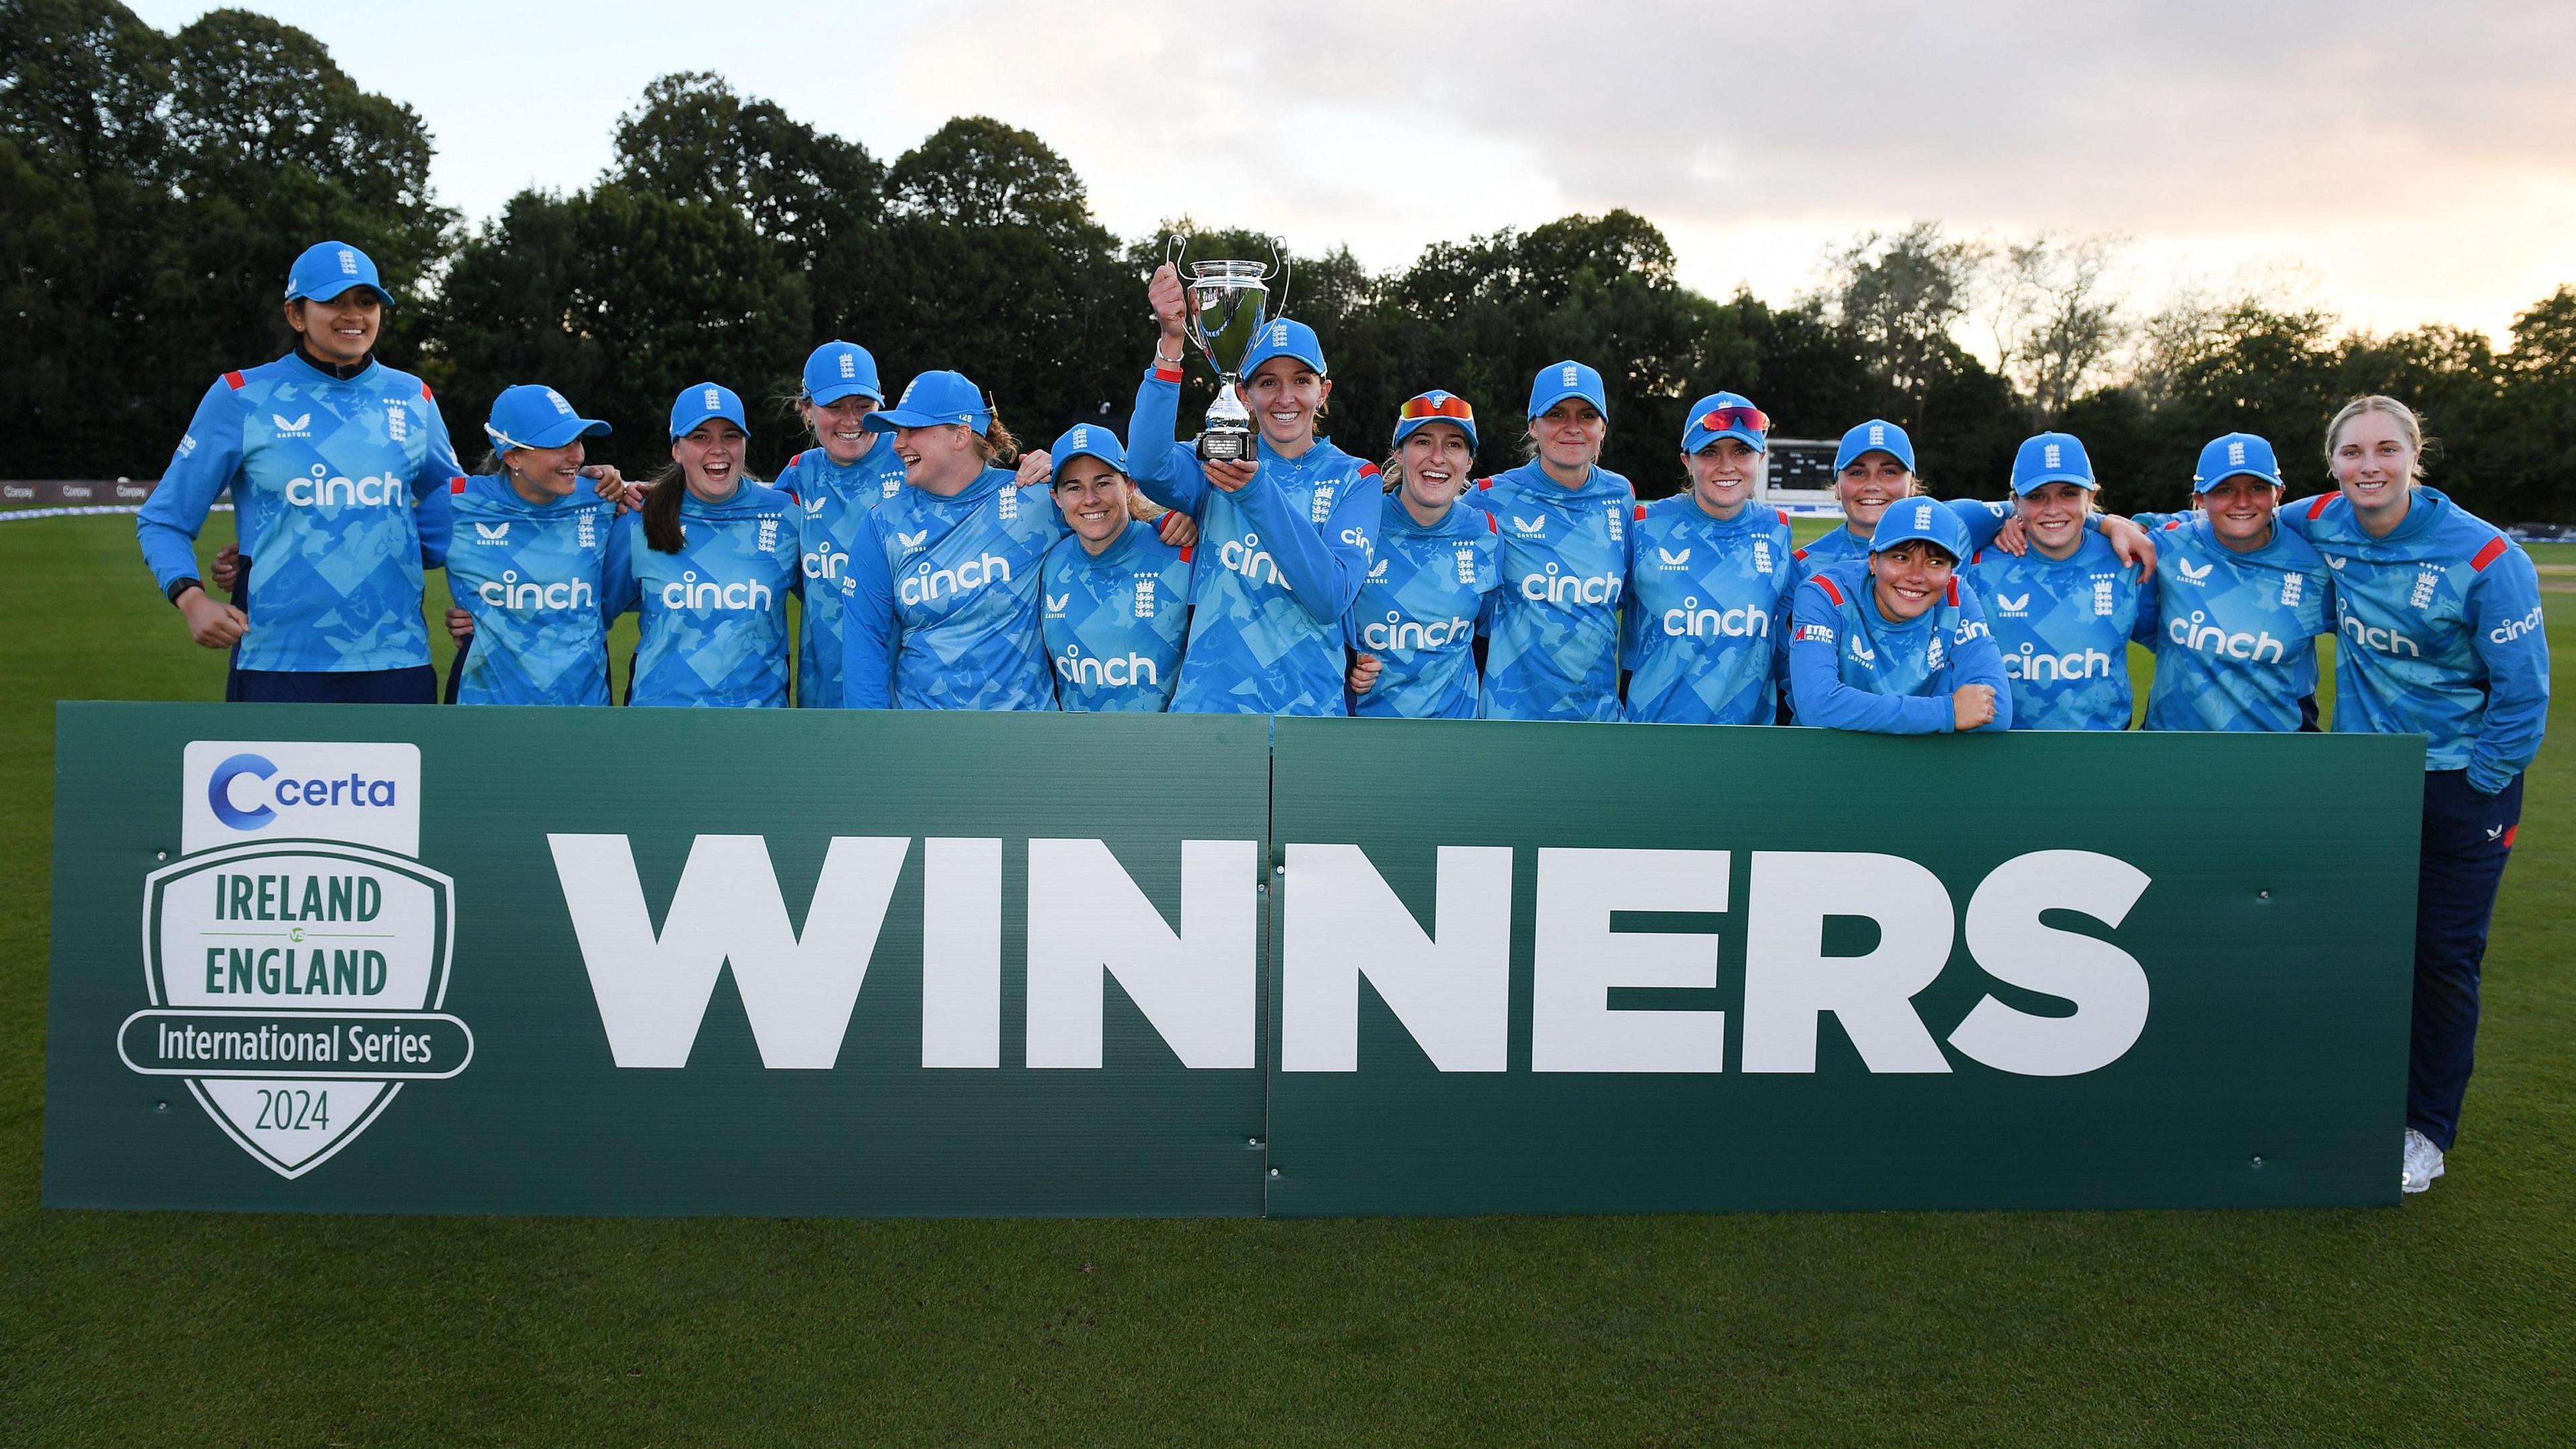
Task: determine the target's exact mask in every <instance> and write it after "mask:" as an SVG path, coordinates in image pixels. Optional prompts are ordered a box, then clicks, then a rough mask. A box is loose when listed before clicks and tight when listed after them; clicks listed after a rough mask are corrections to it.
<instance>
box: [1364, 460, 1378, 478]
mask: <svg viewBox="0 0 2576 1449" xmlns="http://www.w3.org/2000/svg"><path fill="white" fill-rule="evenodd" d="M1377 475H1378V473H1377V465H1376V464H1375V463H1362V464H1361V465H1360V476H1361V477H1363V478H1374V477H1376V476H1377Z"/></svg>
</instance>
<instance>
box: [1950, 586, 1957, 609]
mask: <svg viewBox="0 0 2576 1449" xmlns="http://www.w3.org/2000/svg"><path fill="white" fill-rule="evenodd" d="M1958 606H1959V581H1958V580H1957V579H1955V578H1954V579H1952V580H1950V607H1952V608H1954V609H1955V608H1957V607H1958Z"/></svg>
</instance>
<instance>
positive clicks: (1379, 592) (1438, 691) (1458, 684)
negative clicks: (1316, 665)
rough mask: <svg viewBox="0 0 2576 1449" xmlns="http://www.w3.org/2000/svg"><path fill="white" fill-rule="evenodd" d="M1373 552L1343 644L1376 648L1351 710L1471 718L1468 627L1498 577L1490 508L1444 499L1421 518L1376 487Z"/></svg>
mask: <svg viewBox="0 0 2576 1449" xmlns="http://www.w3.org/2000/svg"><path fill="white" fill-rule="evenodd" d="M1383 498H1384V502H1382V503H1381V504H1380V505H1379V507H1378V527H1377V539H1376V561H1375V562H1373V563H1371V564H1370V565H1369V572H1368V579H1367V582H1365V583H1363V584H1362V585H1361V586H1360V594H1359V598H1358V599H1357V600H1355V601H1354V602H1353V603H1352V604H1351V612H1350V616H1349V618H1348V619H1347V620H1346V621H1345V624H1344V631H1345V634H1346V636H1347V637H1348V638H1349V640H1350V644H1351V647H1352V648H1353V649H1356V650H1358V651H1359V652H1361V653H1363V654H1373V655H1375V656H1377V661H1378V676H1377V682H1376V683H1375V684H1373V685H1371V686H1370V687H1369V690H1368V692H1367V693H1366V694H1359V695H1353V696H1352V697H1351V713H1353V714H1358V715H1372V716H1386V717H1393V716H1401V717H1405V718H1410V719H1474V718H1475V717H1476V696H1477V691H1478V688H1479V680H1478V678H1477V675H1476V631H1477V625H1478V622H1479V621H1480V620H1482V619H1483V618H1484V617H1485V615H1486V611H1487V610H1488V609H1489V608H1490V607H1491V605H1492V601H1493V598H1494V594H1495V592H1496V591H1497V590H1498V589H1500V588H1501V587H1502V583H1503V551H1502V541H1501V539H1500V538H1498V537H1497V536H1496V535H1495V532H1494V520H1493V516H1492V515H1490V514H1487V513H1484V512H1482V511H1480V510H1478V509H1473V508H1463V507H1460V506H1459V505H1458V504H1456V503H1454V502H1453V503H1451V504H1450V505H1449V509H1448V511H1447V512H1445V513H1443V514H1441V515H1440V521H1439V522H1437V523H1434V524H1432V525H1431V526H1429V527H1427V528H1426V527H1424V526H1423V525H1422V524H1420V523H1418V522H1415V521H1414V517H1413V514H1412V513H1411V512H1410V511H1408V510H1407V509H1406V508H1405V506H1404V500H1403V499H1402V498H1400V497H1398V496H1396V495H1395V494H1394V493H1387V494H1385V495H1383Z"/></svg>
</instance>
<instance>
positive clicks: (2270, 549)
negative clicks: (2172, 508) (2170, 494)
mask: <svg viewBox="0 0 2576 1449" xmlns="http://www.w3.org/2000/svg"><path fill="white" fill-rule="evenodd" d="M2136 519H2137V522H2138V523H2140V524H2141V525H2143V526H2146V527H2149V528H2153V529H2154V530H2155V531H2156V533H2155V539H2156V580H2155V588H2156V616H2157V624H2156V638H2155V648H2156V682H2155V684H2154V686H2153V687H2151V688H2150V689H2148V691H2147V714H2146V719H2145V722H2144V723H2145V727H2146V728H2148V729H2151V730H2211V731H2223V732H2249V731H2265V732H2270V733H2274V734H2287V733H2290V732H2292V731H2295V730H2297V729H2298V728H2299V727H2300V724H2301V722H2302V720H2303V718H2304V711H2303V709H2302V707H2301V706H2302V701H2305V700H2307V699H2309V698H2311V697H2313V696H2314V695H2315V694H2316V692H2317V636H2318V635H2320V634H2329V633H2332V632H2333V631H2334V623H2333V620H2334V571H2333V570H2332V569H2329V568H2327V567H2326V562H2325V560H2324V559H2323V558H2321V557H2319V556H2318V554H2317V551H2316V550H2315V549H2313V548H2311V547H2309V546H2308V543H2307V540H2305V539H2302V538H2300V537H2299V536H2298V535H2297V534H2295V533H2293V532H2291V531H2290V530H2288V529H2286V528H2282V527H2280V526H2278V525H2277V524H2276V525H2275V526H2274V527H2273V529H2272V537H2271V540H2270V541H2269V542H2267V543H2265V544H2263V546H2261V547H2260V548H2254V549H2248V550H2246V551H2244V552H2242V553H2239V552H2238V551H2236V550H2235V549H2232V548H2229V547H2228V546H2227V545H2226V544H2224V543H2221V542H2219V539H2218V535H2217V533H2216V532H2214V531H2213V530H2212V529H2211V528H2210V524H2209V516H2208V515H2207V514H2203V513H2178V514H2161V515H2159V514H2139V515H2136Z"/></svg>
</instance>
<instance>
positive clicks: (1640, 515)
mask: <svg viewBox="0 0 2576 1449" xmlns="http://www.w3.org/2000/svg"><path fill="white" fill-rule="evenodd" d="M1637 521H1638V522H1639V523H1643V522H1645V521H1646V505H1644V504H1642V503H1640V504H1638V505H1637Z"/></svg>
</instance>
